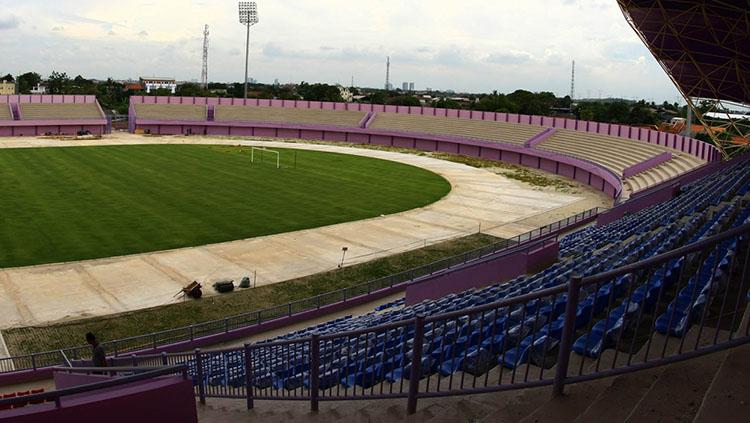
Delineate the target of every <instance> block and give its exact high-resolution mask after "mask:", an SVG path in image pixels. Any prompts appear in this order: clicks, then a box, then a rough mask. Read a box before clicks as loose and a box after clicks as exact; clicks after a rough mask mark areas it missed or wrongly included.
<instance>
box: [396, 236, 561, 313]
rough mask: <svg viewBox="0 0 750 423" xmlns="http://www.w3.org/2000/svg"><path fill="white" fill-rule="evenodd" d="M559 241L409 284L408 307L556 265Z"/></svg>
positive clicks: (550, 240)
mask: <svg viewBox="0 0 750 423" xmlns="http://www.w3.org/2000/svg"><path fill="white" fill-rule="evenodd" d="M558 252H559V250H558V243H557V240H556V239H554V238H552V239H548V240H546V241H544V242H543V244H542V245H540V246H539V247H538V248H536V249H534V250H531V251H517V252H515V253H512V254H506V255H503V256H501V257H499V258H498V257H489V258H487V259H485V260H481V261H479V262H478V263H472V264H468V265H465V266H458V267H456V268H455V269H449V270H448V271H446V272H443V273H441V274H439V275H437V276H434V277H430V278H427V279H424V280H420V281H414V282H410V283H409V285H408V286H407V287H406V304H407V305H412V304H417V303H419V302H422V301H424V300H428V299H431V300H434V299H438V298H441V297H444V296H446V295H448V294H451V293H455V292H461V291H465V290H467V289H471V288H482V287H485V286H489V285H492V284H495V283H499V282H505V281H507V280H510V279H512V278H514V277H516V276H518V275H521V274H524V273H528V272H529V271H530V270H531V269H539V268H542V267H546V266H549V265H550V264H552V263H554V262H555V261H557V256H558Z"/></svg>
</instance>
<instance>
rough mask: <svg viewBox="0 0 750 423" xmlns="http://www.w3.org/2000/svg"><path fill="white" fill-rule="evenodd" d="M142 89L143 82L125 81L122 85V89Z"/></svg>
mask: <svg viewBox="0 0 750 423" xmlns="http://www.w3.org/2000/svg"><path fill="white" fill-rule="evenodd" d="M142 89H143V84H141V83H140V82H127V83H125V84H123V86H122V90H123V91H141V90H142Z"/></svg>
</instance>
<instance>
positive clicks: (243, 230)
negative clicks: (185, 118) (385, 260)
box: [0, 145, 450, 267]
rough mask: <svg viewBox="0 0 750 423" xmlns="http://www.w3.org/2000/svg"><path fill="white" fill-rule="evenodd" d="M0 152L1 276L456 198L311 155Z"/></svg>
mask: <svg viewBox="0 0 750 423" xmlns="http://www.w3.org/2000/svg"><path fill="white" fill-rule="evenodd" d="M274 151H278V152H279V153H280V154H279V156H280V164H281V168H278V169H277V168H276V155H275V154H273V153H269V152H265V153H263V157H262V161H261V160H260V157H259V156H260V152H259V151H258V150H256V151H255V152H254V155H255V162H251V150H250V147H234V146H219V145H213V146H211V145H142V146H101V147H65V148H22V149H2V150H0V267H13V266H24V265H33V264H41V263H54V262H61V261H73V260H82V259H91V258H100V257H110V256H116V255H123V254H131V253H140V252H148V251H158V250H164V249H171V248H178V247H189V246H196V245H203V244H209V243H215V242H222V241H230V240H236V239H244V238H250V237H256V236H261V235H268V234H274V233H281V232H288V231H294V230H299V229H306V228H314V227H319V226H324V225H330V224H334V223H340V222H347V221H352V220H359V219H365V218H370V217H374V216H380V215H381V214H391V213H397V212H401V211H404V210H408V209H412V208H416V207H421V206H424V205H427V204H430V203H432V202H434V201H437V200H438V199H440V198H442V197H443V196H445V195H446V194H447V193H448V192H449V191H450V184H449V183H448V182H447V181H446V180H445V179H444V178H442V177H441V176H438V175H436V174H434V173H432V172H430V171H428V170H425V169H421V168H418V167H415V166H411V165H407V164H402V163H397V162H392V161H387V160H381V159H374V158H368V157H362V156H354V155H345V154H335V153H325V152H318V151H308V150H287V149H274Z"/></svg>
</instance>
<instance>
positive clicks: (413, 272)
mask: <svg viewBox="0 0 750 423" xmlns="http://www.w3.org/2000/svg"><path fill="white" fill-rule="evenodd" d="M603 210H604V209H603V208H599V207H596V208H593V209H589V210H586V211H583V212H581V213H578V214H576V215H573V216H570V217H567V218H565V219H561V220H559V221H556V222H553V223H550V224H548V225H545V226H542V227H540V228H537V229H534V230H531V231H529V232H525V233H523V234H520V235H517V236H515V237H513V238H510V239H503V240H501V241H498V242H496V243H494V244H491V245H488V246H485V247H481V248H477V249H475V250H472V251H468V252H466V253H463V254H458V255H455V256H452V257H448V258H445V259H442V260H438V261H435V262H432V263H428V264H425V265H422V266H418V267H415V268H412V269H409V270H406V271H403V272H399V273H395V274H392V275H388V276H384V277H381V278H377V279H373V280H370V281H368V282H364V283H361V284H358V285H354V286H351V287H347V288H342V289H338V290H335V291H329V292H325V293H322V294H318V295H316V296H314V297H310V298H305V299H302V300H297V301H293V302H290V303H287V304H282V305H278V306H274V307H269V308H265V309H261V310H256V311H251V312H246V313H242V314H238V315H235V316H229V317H226V318H223V319H219V320H212V321H207V322H202V323H197V324H194V325H189V326H184V327H179V328H175V329H168V330H164V331H158V332H152V333H149V334H145V335H138V336H133V337H128V338H121V339H115V340H112V341H106V342H102V344H101V345H102V346H103V347H104V348H105V349H106V350H107V352H108V353H110V354H112V355H113V356H115V357H118V356H121V355H127V354H131V353H134V352H148V351H149V350H151V351H153V350H156V349H158V348H159V347H163V346H165V345H170V344H175V343H179V342H187V341H195V340H196V339H200V338H203V337H206V336H211V335H217V334H222V333H229V332H231V331H234V330H237V329H242V328H247V327H250V326H257V325H261V324H262V323H265V322H268V321H271V320H275V319H279V318H284V317H291V316H293V315H295V314H297V313H301V312H305V311H310V310H316V309H320V308H321V307H324V306H327V305H331V304H336V303H341V302H347V301H350V300H351V299H353V298H357V297H361V296H363V295H370V294H372V293H374V292H378V291H382V290H384V289H390V288H393V287H395V286H405V285H406V284H407V283H408V282H411V281H413V280H416V279H419V278H423V277H426V276H430V275H434V274H436V273H438V272H443V271H445V270H447V269H450V268H453V267H455V266H460V265H464V264H466V263H469V262H472V261H475V260H478V259H481V258H484V257H487V256H489V255H493V254H497V253H499V252H502V251H504V250H507V249H509V248H513V247H518V246H519V245H521V244H524V243H527V242H530V241H533V240H536V239H539V238H542V237H544V236H547V235H550V234H553V233H556V232H558V231H561V230H565V229H566V228H571V227H574V226H576V225H577V224H578V223H580V222H584V221H586V220H589V219H592V218H594V217H596V216H597V215H598V214H599V213H600V212H601V211H603ZM90 348H91V347H89V346H80V347H73V348H65V349H62V350H55V351H46V352H40V353H34V354H28V355H23V356H14V357H8V358H0V374H2V373H9V372H17V371H22V370H37V369H38V368H41V367H49V366H56V365H60V364H61V363H62V364H64V363H65V361H64V360H65V358H64V357H63V354H64V355H65V356H67V358H69V359H70V360H73V361H75V360H80V359H85V358H88V357H89V356H90Z"/></svg>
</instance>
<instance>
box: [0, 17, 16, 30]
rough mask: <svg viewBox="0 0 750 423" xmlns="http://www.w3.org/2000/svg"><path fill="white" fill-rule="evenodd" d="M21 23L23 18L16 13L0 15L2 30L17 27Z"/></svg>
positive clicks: (0, 28) (0, 27)
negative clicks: (19, 17)
mask: <svg viewBox="0 0 750 423" xmlns="http://www.w3.org/2000/svg"><path fill="white" fill-rule="evenodd" d="M20 24H21V20H20V19H18V17H17V16H16V15H14V14H12V13H11V14H10V15H8V16H2V17H0V31H3V30H7V29H15V28H18V26H19V25H20Z"/></svg>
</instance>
